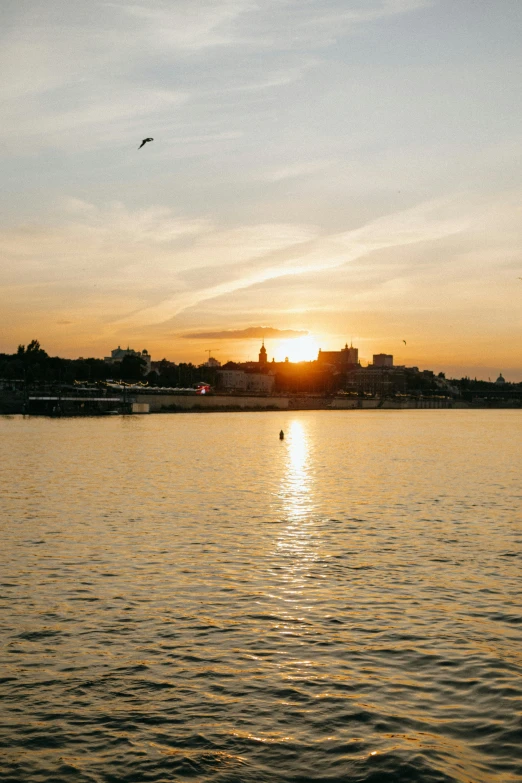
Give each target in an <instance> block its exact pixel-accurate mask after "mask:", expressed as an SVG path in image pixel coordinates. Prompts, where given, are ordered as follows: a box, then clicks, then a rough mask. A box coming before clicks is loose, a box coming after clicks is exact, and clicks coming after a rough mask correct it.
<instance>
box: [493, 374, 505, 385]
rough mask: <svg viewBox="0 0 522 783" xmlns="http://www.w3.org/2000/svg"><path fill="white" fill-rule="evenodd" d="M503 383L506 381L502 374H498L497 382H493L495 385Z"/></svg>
mask: <svg viewBox="0 0 522 783" xmlns="http://www.w3.org/2000/svg"><path fill="white" fill-rule="evenodd" d="M505 382H506V379H505V378H504V376H503V375H502V373H500V375H499V376H498V378H497V380H496V381H495V383H505Z"/></svg>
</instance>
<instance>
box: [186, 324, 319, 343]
mask: <svg viewBox="0 0 522 783" xmlns="http://www.w3.org/2000/svg"><path fill="white" fill-rule="evenodd" d="M307 334H308V332H307V331H306V330H298V329H277V328H276V327H274V326H249V327H247V328H246V329H225V330H222V331H219V332H194V333H193V334H184V335H182V336H183V337H186V338H188V339H191V340H203V339H205V340H248V339H250V338H259V339H262V338H266V339H268V338H272V337H280V338H283V337H288V338H292V337H303V336H304V335H307Z"/></svg>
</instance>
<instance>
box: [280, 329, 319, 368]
mask: <svg viewBox="0 0 522 783" xmlns="http://www.w3.org/2000/svg"><path fill="white" fill-rule="evenodd" d="M318 350H319V346H318V344H317V340H316V339H315V337H312V336H311V335H305V336H303V337H295V338H291V339H289V340H279V341H278V343H277V347H276V349H275V351H274V358H275V360H276V362H284V360H285V359H286V358H287V357H288V359H289V361H291V362H310V361H312V360H314V359H317V353H318Z"/></svg>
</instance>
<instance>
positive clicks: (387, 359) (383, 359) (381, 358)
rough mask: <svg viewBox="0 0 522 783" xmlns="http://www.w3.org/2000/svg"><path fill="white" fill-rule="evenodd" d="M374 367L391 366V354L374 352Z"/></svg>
mask: <svg viewBox="0 0 522 783" xmlns="http://www.w3.org/2000/svg"><path fill="white" fill-rule="evenodd" d="M373 366H374V367H393V356H392V355H391V354H389V353H374V354H373Z"/></svg>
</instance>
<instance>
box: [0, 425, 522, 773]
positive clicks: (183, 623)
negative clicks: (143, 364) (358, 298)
mask: <svg viewBox="0 0 522 783" xmlns="http://www.w3.org/2000/svg"><path fill="white" fill-rule="evenodd" d="M281 427H282V428H283V429H284V430H285V434H286V438H285V440H284V441H282V442H280V441H279V437H278V435H279V430H280V429H281ZM521 435H522V416H521V414H520V412H517V411H466V410H464V411H442V410H441V411H397V412H395V411H367V412H364V411H354V412H351V411H348V412H345V411H339V412H313V411H310V412H297V413H244V414H241V413H232V414H182V415H157V416H148V417H147V416H144V417H122V418H120V417H110V418H105V419H72V420H71V419H69V420H49V419H43V418H33V419H22V418H21V417H14V418H7V417H4V418H2V419H0V460H1V465H2V471H1V473H0V486H1V491H2V494H1V501H0V507H1V511H2V515H1V519H2V522H1V524H2V538H1V546H2V548H1V553H0V566H1V571H0V582H1V591H0V601H1V606H0V633H1V636H2V640H3V641H4V642H5V644H4V645H3V646H2V653H1V680H0V696H1V701H0V742H1V746H2V748H1V750H0V774H1V778H2V781H4V783H5V782H7V781H8V782H11V781H12V782H13V783H14V781H16V783H19V781H31V783H32V782H33V781H35V782H36V783H40V782H44V783H51V781H52V783H56V782H60V781H67V782H68V783H69V781H81V782H82V783H83V782H84V781H85V783H86V782H87V781H96V783H109V782H110V783H112V782H114V781H118V782H119V781H121V782H122V783H123V782H125V783H127V782H130V781H136V782H138V781H139V782H140V783H141V781H189V780H190V781H212V783H225V782H226V783H232V782H236V781H237V783H250V782H252V783H254V781H255V783H259V782H260V781H296V782H297V781H300V782H304V781H332V782H333V781H343V783H347V782H349V781H369V782H370V783H378V782H379V781H387V782H388V781H389V782H395V781H396V782H397V783H399V782H400V783H403V782H404V781H419V783H421V782H422V783H431V782H432V781H437V782H438V781H441V782H442V781H459V783H468V782H471V783H500V782H501V783H508V782H509V781H520V780H521V778H522V751H521V748H522V721H521V706H522V678H521V673H522V644H521V641H522V639H521V636H522V635H521V629H522V606H521V600H520V588H521V584H522V582H521V575H522V574H521V571H522V568H521V566H522V557H521V544H522V524H521V521H522V520H521V511H520V509H521V507H522V503H521V490H520V477H521V475H522V470H521V467H522V466H521V462H522V458H521V449H520V444H521V442H522V438H521Z"/></svg>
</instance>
